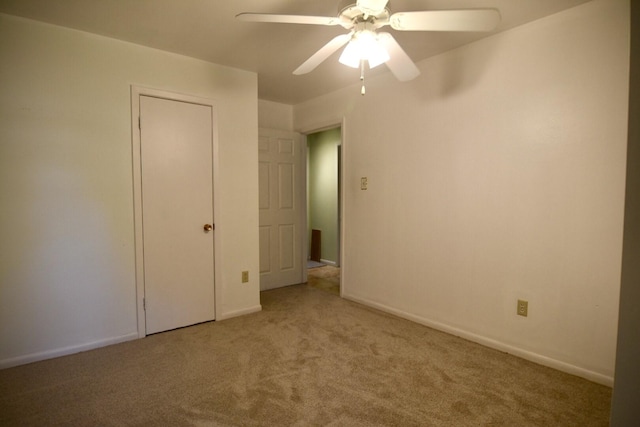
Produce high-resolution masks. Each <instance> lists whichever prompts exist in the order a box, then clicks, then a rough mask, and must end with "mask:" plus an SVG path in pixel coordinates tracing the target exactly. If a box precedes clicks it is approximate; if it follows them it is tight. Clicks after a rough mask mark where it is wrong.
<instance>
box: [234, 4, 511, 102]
mask: <svg viewBox="0 0 640 427" xmlns="http://www.w3.org/2000/svg"><path fill="white" fill-rule="evenodd" d="M388 2H389V0H357V1H356V3H353V0H344V1H342V2H341V3H340V6H339V8H340V11H339V13H338V16H337V17H327V16H307V15H278V14H269V13H240V14H238V15H236V18H237V19H239V20H241V21H248V22H273V23H285V24H310V25H328V26H335V25H340V26H342V27H344V28H345V29H347V30H350V32H349V33H347V34H341V35H339V36H337V37H334V38H333V39H331V40H330V41H329V42H328V43H327V44H325V45H324V46H323V47H321V48H320V50H318V51H317V52H316V53H314V54H313V55H312V56H311V57H310V58H309V59H307V60H306V61H305V62H304V63H302V65H300V66H299V67H298V68H296V69H295V70H294V71H293V74H297V75H300V74H306V73H309V72H311V71H313V70H314V69H315V68H316V67H317V66H318V65H320V64H321V63H322V62H323V61H324V60H325V59H327V58H328V57H329V56H331V54H333V53H334V52H335V51H337V50H338V49H340V48H341V47H342V46H344V45H345V44H346V45H347V46H346V47H345V49H344V51H343V52H342V54H341V55H340V59H339V61H340V62H341V63H342V64H344V65H347V66H349V67H353V68H360V70H361V74H360V80H362V81H364V68H365V62H366V63H367V65H368V66H369V68H374V67H376V66H378V65H380V64H382V63H385V64H387V67H388V68H389V70H391V72H392V73H393V75H394V76H395V77H396V78H397V79H398V80H400V81H408V80H411V79H414V78H415V77H417V76H418V75H419V74H420V71H419V70H418V67H416V65H415V64H414V63H413V61H412V60H411V58H410V57H409V55H407V54H406V52H405V51H404V50H403V49H402V47H400V45H399V44H398V42H397V41H396V40H395V38H393V36H392V35H391V34H390V33H387V32H378V31H377V30H378V29H379V28H381V27H384V26H386V25H389V26H391V28H393V29H394V30H398V31H491V30H493V29H494V28H495V27H496V26H497V25H498V23H499V22H500V12H499V11H498V10H497V9H462V10H427V11H415V12H397V13H394V14H391V12H390V11H389V7H388ZM347 43H348V44H347ZM362 94H363V95H364V85H363V86H362Z"/></svg>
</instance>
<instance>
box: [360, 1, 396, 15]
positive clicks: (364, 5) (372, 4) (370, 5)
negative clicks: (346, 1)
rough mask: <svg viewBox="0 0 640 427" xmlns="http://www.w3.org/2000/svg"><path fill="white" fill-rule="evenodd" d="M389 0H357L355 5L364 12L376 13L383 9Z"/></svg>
mask: <svg viewBox="0 0 640 427" xmlns="http://www.w3.org/2000/svg"><path fill="white" fill-rule="evenodd" d="M388 2H389V0H358V1H357V2H356V6H357V7H358V9H360V10H361V11H363V12H364V13H368V14H370V15H377V14H379V13H380V12H382V11H383V10H384V8H385V7H386V6H387V3H388Z"/></svg>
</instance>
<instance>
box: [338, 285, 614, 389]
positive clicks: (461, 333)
mask: <svg viewBox="0 0 640 427" xmlns="http://www.w3.org/2000/svg"><path fill="white" fill-rule="evenodd" d="M342 297H343V298H345V299H348V300H350V301H354V302H357V303H359V304H363V305H366V306H368V307H372V308H375V309H378V310H380V311H384V312H385V313H389V314H393V315H395V316H398V317H401V318H403V319H407V320H410V321H412V322H416V323H419V324H421V325H424V326H428V327H430V328H433V329H437V330H439V331H442V332H446V333H448V334H451V335H455V336H458V337H460V338H464V339H466V340H469V341H473V342H475V343H478V344H481V345H484V346H486V347H490V348H493V349H495V350H500V351H503V352H505V353H509V354H512V355H514V356H517V357H520V358H522V359H525V360H529V361H531V362H534V363H537V364H539V365H543V366H547V367H549V368H553V369H557V370H558V371H562V372H566V373H568V374H571V375H576V376H578V377H581V378H585V379H587V380H589V381H593V382H595V383H598V384H602V385H605V386H607V387H613V377H612V376H608V375H604V374H600V373H598V372H594V371H590V370H588V369H584V368H581V367H579V366H575V365H572V364H570V363H567V362H563V361H561V360H557V359H552V358H551V357H547V356H544V355H541V354H538V353H533V352H531V351H527V350H523V349H521V348H518V347H514V346H512V345H509V344H505V343H503V342H500V341H497V340H494V339H491V338H487V337H484V336H482V335H478V334H475V333H473V332H468V331H465V330H463V329H459V328H456V327H453V326H449V325H447V324H444V323H441V322H437V321H433V320H429V319H426V318H424V317H420V316H416V315H414V314H411V313H407V312H405V311H402V310H398V309H395V308H392V307H389V306H387V305H385V304H380V303H378V302H374V301H370V300H368V299H366V298H359V297H354V296H352V295H346V294H344V292H343V293H342Z"/></svg>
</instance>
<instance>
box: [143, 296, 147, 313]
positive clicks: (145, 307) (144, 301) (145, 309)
mask: <svg viewBox="0 0 640 427" xmlns="http://www.w3.org/2000/svg"><path fill="white" fill-rule="evenodd" d="M142 309H143V310H144V311H147V300H146V299H145V298H142Z"/></svg>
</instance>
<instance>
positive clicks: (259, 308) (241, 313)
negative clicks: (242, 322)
mask: <svg viewBox="0 0 640 427" xmlns="http://www.w3.org/2000/svg"><path fill="white" fill-rule="evenodd" d="M259 311H262V306H261V305H260V304H258V305H254V306H253V307H249V308H243V309H242V310H235V311H229V312H228V313H223V314H219V315H218V318H217V319H216V320H218V321H219V320H226V319H231V318H233V317H238V316H244V315H245V314H251V313H257V312H259Z"/></svg>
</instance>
